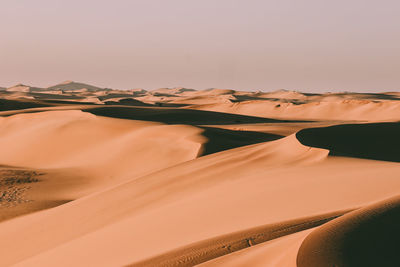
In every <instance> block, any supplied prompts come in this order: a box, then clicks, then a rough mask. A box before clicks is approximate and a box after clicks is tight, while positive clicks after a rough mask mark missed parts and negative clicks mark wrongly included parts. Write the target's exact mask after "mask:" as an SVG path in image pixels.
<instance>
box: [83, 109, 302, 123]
mask: <svg viewBox="0 0 400 267" xmlns="http://www.w3.org/2000/svg"><path fill="white" fill-rule="evenodd" d="M82 111H85V112H89V113H92V114H94V115H98V116H105V117H112V118H118V119H131V120H145V121H155V122H162V123H166V124H187V125H207V124H208V125H227V124H237V123H278V122H302V121H288V120H274V119H268V118H262V117H253V116H245V115H236V114H231V113H222V112H214V111H204V110H194V109H177V108H156V107H154V108H153V107H121V106H110V107H94V108H88V109H83V110H82Z"/></svg>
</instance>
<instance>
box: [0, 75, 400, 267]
mask: <svg viewBox="0 0 400 267" xmlns="http://www.w3.org/2000/svg"><path fill="white" fill-rule="evenodd" d="M399 119H400V93H398V92H382V93H351V92H342V93H324V94H311V93H302V92H295V91H286V90H277V91H274V92H260V91H258V92H251V91H235V90H232V89H217V88H211V89H206V90H193V89H190V88H161V89H156V90H151V91H146V90H143V89H127V90H118V89H110V88H100V87H97V86H92V85H87V84H84V83H79V82H72V81H67V82H63V83H60V84H58V85H54V86H50V87H48V88H38V87H33V86H30V85H23V84H18V85H15V86H12V87H10V88H1V89H0V147H1V150H0V247H1V248H2V249H1V250H0V266H195V265H199V266H277V267H295V266H297V267H324V266H327V267H332V266H338V267H342V266H346V267H347V266H400V257H399V256H398V248H399V245H398V244H399V243H400V230H399V225H400V216H399V214H400V201H399V196H400V164H399V162H400V153H399V152H398V151H399V149H400V140H399V136H400V124H399V122H398V121H399Z"/></svg>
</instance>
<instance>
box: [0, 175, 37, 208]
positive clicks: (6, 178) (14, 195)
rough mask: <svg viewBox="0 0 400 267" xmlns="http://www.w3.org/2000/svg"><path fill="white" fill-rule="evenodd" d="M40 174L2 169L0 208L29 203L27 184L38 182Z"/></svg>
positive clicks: (28, 187) (0, 176) (0, 177)
mask: <svg viewBox="0 0 400 267" xmlns="http://www.w3.org/2000/svg"><path fill="white" fill-rule="evenodd" d="M39 175H41V173H38V172H35V171H26V170H15V169H3V170H0V207H13V206H16V205H18V204H20V203H24V202H29V201H32V200H29V199H28V198H26V191H27V190H29V189H30V188H31V187H30V186H29V184H31V183H37V182H39V179H38V178H37V177H38V176H39Z"/></svg>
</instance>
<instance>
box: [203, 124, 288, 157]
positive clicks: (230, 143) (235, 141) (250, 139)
mask: <svg viewBox="0 0 400 267" xmlns="http://www.w3.org/2000/svg"><path fill="white" fill-rule="evenodd" d="M199 128H201V129H203V130H204V131H203V132H202V133H201V134H202V135H203V136H204V137H206V138H207V141H206V142H205V143H204V144H203V150H202V151H201V153H202V155H208V154H212V153H216V152H220V151H224V150H228V149H232V148H236V147H241V146H247V145H253V144H257V143H262V142H269V141H274V140H277V139H280V138H282V137H284V136H282V135H277V134H271V133H263V132H256V131H242V130H241V131H237V130H230V129H221V128H215V127H199Z"/></svg>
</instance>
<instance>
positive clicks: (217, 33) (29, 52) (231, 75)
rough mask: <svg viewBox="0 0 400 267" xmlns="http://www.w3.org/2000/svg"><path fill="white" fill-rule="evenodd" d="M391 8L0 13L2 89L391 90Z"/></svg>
mask: <svg viewBox="0 0 400 267" xmlns="http://www.w3.org/2000/svg"><path fill="white" fill-rule="evenodd" d="M399 9H400V2H398V1H394V0H386V1H372V0H367V1H361V0H352V1H343V0H341V1H335V2H325V1H317V0H306V1H301V2H300V1H294V0H292V1H290V0H281V1H278V0H274V1H258V0H254V1H233V0H231V1H229V0H220V1H210V0H205V1H197V2H194V1H182V0H171V1H162V0H147V1H144V0H143V1H128V0H117V1H92V0H88V1H84V2H83V1H77V0H70V1H56V0H37V1H28V0H19V1H15V0H14V1H12V0H5V1H2V3H1V4H0V23H1V25H2V26H3V27H1V28H0V37H1V39H2V42H0V60H1V62H2V64H1V66H0V72H1V75H0V86H5V87H10V86H12V85H15V84H17V83H23V84H28V85H32V86H38V87H48V86H51V85H54V84H58V83H60V82H62V81H65V80H73V81H77V82H83V83H88V84H92V85H95V86H99V87H108V88H115V89H131V88H144V89H147V90H149V89H155V88H163V87H186V88H194V89H205V88H231V89H237V90H249V91H256V90H262V91H270V90H278V89H287V90H298V91H303V92H327V91H354V92H373V91H380V92H382V91H398V90H399V89H400V75H399V70H400V53H398V47H400V17H399V16H398V15H397V12H398V10H399Z"/></svg>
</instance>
